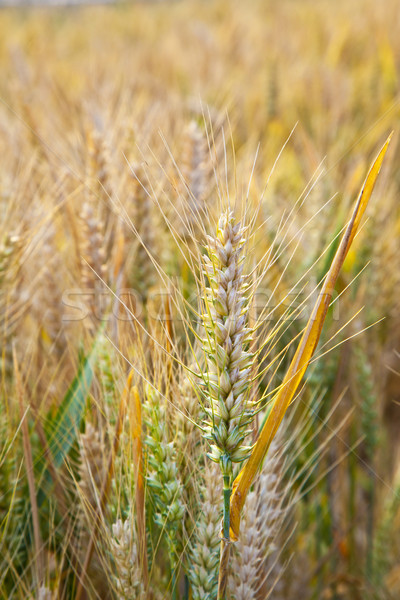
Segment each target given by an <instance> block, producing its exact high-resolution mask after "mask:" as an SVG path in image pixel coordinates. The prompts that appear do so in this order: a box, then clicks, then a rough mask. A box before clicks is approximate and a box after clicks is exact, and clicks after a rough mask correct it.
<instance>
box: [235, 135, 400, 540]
mask: <svg viewBox="0 0 400 600" xmlns="http://www.w3.org/2000/svg"><path fill="white" fill-rule="evenodd" d="M391 137H392V134H390V135H389V137H388V139H387V140H386V142H385V144H384V145H383V147H382V149H381V150H380V152H379V154H378V156H377V158H376V159H375V161H374V163H373V164H372V166H371V168H370V170H369V172H368V175H367V177H366V179H365V181H364V184H363V186H362V188H361V191H360V194H359V196H358V199H357V202H356V205H355V208H354V210H353V214H352V216H351V219H350V222H349V224H348V226H347V228H346V231H345V233H344V235H343V237H342V239H341V242H340V244H339V247H338V249H337V251H336V254H335V256H334V258H333V261H332V264H331V266H330V269H329V271H328V273H327V275H326V278H325V281H324V283H323V286H322V289H321V292H320V294H319V296H318V299H317V301H316V303H315V306H314V309H313V311H312V313H311V316H310V319H309V321H308V323H307V326H306V328H305V330H304V332H303V335H302V337H301V339H300V343H299V345H298V347H297V350H296V353H295V355H294V357H293V359H292V361H291V363H290V365H289V368H288V370H287V372H286V375H285V377H284V379H283V382H282V384H281V385H280V386H279V388H278V390H277V392H276V394H275V396H274V398H273V399H272V402H271V410H270V412H269V415H268V417H267V419H266V421H265V423H264V426H263V428H262V430H261V432H260V435H259V437H258V439H257V442H256V443H255V445H254V448H253V451H252V453H251V455H250V457H249V459H248V461H247V462H246V463H245V465H244V467H243V468H242V469H241V471H240V472H239V474H238V476H237V477H236V479H235V481H234V483H233V490H232V496H231V503H230V524H231V538H232V539H233V540H237V539H238V536H239V528H240V514H241V511H242V508H243V505H244V502H245V500H246V495H247V493H248V491H249V489H250V486H251V484H252V482H253V479H254V477H255V475H256V473H257V471H258V469H259V468H260V467H261V465H262V462H263V460H264V458H265V455H266V453H267V451H268V448H269V446H270V444H271V441H272V439H273V438H274V436H275V434H276V431H277V429H278V427H279V425H280V423H281V421H282V419H283V417H284V415H285V413H286V410H287V409H288V407H289V405H290V403H291V401H292V400H293V397H294V395H295V394H296V391H297V389H298V387H299V384H300V382H301V380H302V378H303V375H304V373H305V371H306V369H307V367H308V365H309V362H310V360H311V358H312V355H313V354H314V351H315V348H316V346H317V344H318V340H319V338H320V335H321V331H322V326H323V323H324V320H325V317H326V314H327V312H328V308H329V305H330V303H331V300H332V294H333V289H334V286H335V283H336V280H337V278H338V275H339V272H340V269H341V267H342V265H343V262H344V260H345V258H346V255H347V253H348V251H349V248H350V246H351V244H352V242H353V239H354V236H355V235H356V233H357V229H358V227H359V225H360V222H361V219H362V216H363V214H364V212H365V209H366V207H367V204H368V201H369V199H370V197H371V194H372V191H373V189H374V186H375V182H376V179H377V177H378V175H379V171H380V169H381V166H382V162H383V159H384V156H385V154H386V151H387V148H388V146H389V143H390V140H391Z"/></svg>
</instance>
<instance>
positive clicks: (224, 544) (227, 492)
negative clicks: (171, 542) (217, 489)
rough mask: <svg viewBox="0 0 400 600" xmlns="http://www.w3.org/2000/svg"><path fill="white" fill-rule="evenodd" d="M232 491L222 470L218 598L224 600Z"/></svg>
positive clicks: (229, 541)
mask: <svg viewBox="0 0 400 600" xmlns="http://www.w3.org/2000/svg"><path fill="white" fill-rule="evenodd" d="M231 493H232V486H231V477H230V475H229V474H227V472H226V471H225V472H224V491H223V494H224V514H223V538H222V540H221V555H220V561H219V577H218V600H226V587H227V583H228V565H229V554H230V547H231V540H230V499H231Z"/></svg>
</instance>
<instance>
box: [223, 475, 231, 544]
mask: <svg viewBox="0 0 400 600" xmlns="http://www.w3.org/2000/svg"><path fill="white" fill-rule="evenodd" d="M230 500H231V485H230V477H229V475H224V538H225V539H226V540H227V541H229V528H230Z"/></svg>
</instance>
